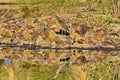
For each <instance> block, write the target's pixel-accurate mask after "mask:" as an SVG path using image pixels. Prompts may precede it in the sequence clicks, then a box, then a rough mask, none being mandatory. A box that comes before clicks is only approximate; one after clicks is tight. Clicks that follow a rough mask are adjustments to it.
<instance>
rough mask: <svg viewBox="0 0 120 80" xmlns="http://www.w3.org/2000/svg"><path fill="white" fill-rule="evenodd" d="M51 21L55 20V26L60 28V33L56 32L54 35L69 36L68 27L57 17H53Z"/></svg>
mask: <svg viewBox="0 0 120 80" xmlns="http://www.w3.org/2000/svg"><path fill="white" fill-rule="evenodd" d="M53 19H54V20H55V22H56V24H57V25H58V27H59V28H60V31H59V32H56V33H57V34H64V35H69V28H68V26H67V25H66V24H65V23H64V22H63V21H62V20H61V19H60V18H59V17H58V16H57V15H54V17H53Z"/></svg>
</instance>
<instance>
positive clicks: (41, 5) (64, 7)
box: [18, 0, 80, 17]
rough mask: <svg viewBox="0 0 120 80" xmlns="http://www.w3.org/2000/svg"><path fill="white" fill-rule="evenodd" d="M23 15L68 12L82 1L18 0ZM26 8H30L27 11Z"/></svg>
mask: <svg viewBox="0 0 120 80" xmlns="http://www.w3.org/2000/svg"><path fill="white" fill-rule="evenodd" d="M18 2H20V3H30V4H24V5H20V8H21V9H24V10H22V12H23V15H24V16H26V17H35V16H41V15H53V14H66V13H70V12H72V11H73V10H74V9H75V8H76V7H77V6H78V5H79V3H80V0H18ZM25 9H28V10H27V11H26V10H25Z"/></svg>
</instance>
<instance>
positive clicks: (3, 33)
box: [0, 30, 13, 37]
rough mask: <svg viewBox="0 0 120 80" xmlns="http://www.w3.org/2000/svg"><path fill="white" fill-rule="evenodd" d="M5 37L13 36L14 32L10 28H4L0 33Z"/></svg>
mask: <svg viewBox="0 0 120 80" xmlns="http://www.w3.org/2000/svg"><path fill="white" fill-rule="evenodd" d="M0 34H1V35H2V36H4V37H12V35H13V33H12V32H11V31H10V30H2V31H1V33H0Z"/></svg>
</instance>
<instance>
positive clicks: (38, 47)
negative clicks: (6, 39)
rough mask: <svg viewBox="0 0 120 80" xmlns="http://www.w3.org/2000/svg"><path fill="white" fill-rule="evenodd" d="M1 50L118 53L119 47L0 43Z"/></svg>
mask: <svg viewBox="0 0 120 80" xmlns="http://www.w3.org/2000/svg"><path fill="white" fill-rule="evenodd" d="M0 47H1V48H24V49H29V50H41V49H44V50H96V51H110V50H111V51H120V47H113V48H111V47H87V48H85V47H66V48H61V47H59V48H58V47H56V48H52V47H42V46H37V45H30V44H23V45H17V44H5V43H0Z"/></svg>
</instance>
